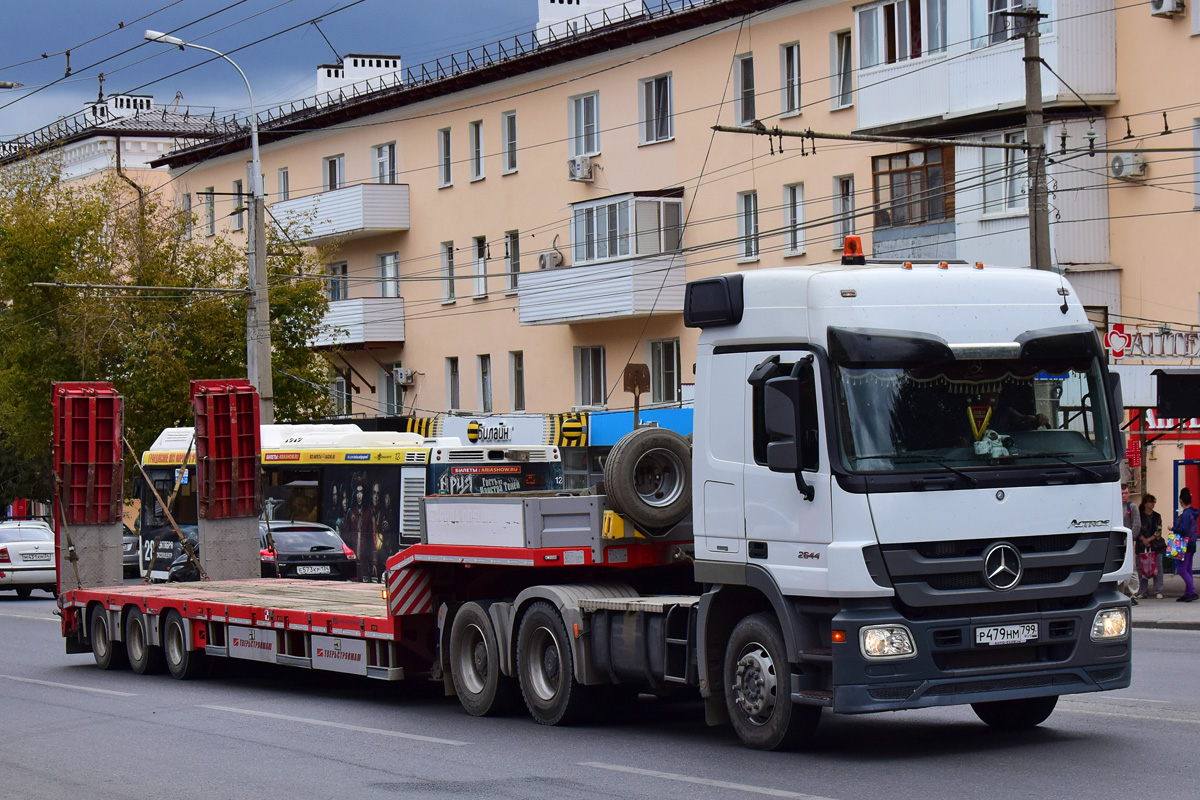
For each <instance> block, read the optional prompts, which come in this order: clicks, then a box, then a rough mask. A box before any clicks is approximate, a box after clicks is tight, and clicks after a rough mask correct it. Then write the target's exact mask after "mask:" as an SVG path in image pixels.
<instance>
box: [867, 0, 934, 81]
mask: <svg viewBox="0 0 1200 800" xmlns="http://www.w3.org/2000/svg"><path fill="white" fill-rule="evenodd" d="M858 47H859V53H858V66H859V68H860V69H866V68H867V67H874V66H877V65H879V64H895V63H896V62H897V61H903V60H905V59H909V58H917V57H919V56H920V55H921V0H896V2H891V3H884V4H883V5H877V6H872V7H870V8H864V9H862V10H861V11H859V12H858Z"/></svg>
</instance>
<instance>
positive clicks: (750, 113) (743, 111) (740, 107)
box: [734, 53, 758, 125]
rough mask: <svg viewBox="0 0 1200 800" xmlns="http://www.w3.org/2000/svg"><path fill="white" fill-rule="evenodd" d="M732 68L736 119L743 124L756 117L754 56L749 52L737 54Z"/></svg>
mask: <svg viewBox="0 0 1200 800" xmlns="http://www.w3.org/2000/svg"><path fill="white" fill-rule="evenodd" d="M734 69H735V73H734V80H735V82H736V85H735V86H734V95H735V103H736V105H737V108H736V112H737V121H738V124H739V125H745V124H747V123H750V122H753V121H754V120H756V119H758V117H757V115H756V113H755V110H754V56H753V55H751V54H750V53H747V54H746V55H742V56H738V57H737V63H736V65H735V66H734Z"/></svg>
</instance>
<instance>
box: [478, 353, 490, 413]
mask: <svg viewBox="0 0 1200 800" xmlns="http://www.w3.org/2000/svg"><path fill="white" fill-rule="evenodd" d="M478 358H479V410H480V411H482V412H483V413H484V414H490V413H492V357H491V355H489V354H486V353H485V354H483V355H480V356H479V357H478Z"/></svg>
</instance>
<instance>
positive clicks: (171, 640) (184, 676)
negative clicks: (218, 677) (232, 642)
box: [162, 609, 209, 681]
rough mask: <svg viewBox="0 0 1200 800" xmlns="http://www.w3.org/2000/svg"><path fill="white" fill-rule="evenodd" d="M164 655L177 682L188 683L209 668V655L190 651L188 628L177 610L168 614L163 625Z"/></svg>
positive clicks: (168, 667) (200, 651) (172, 610)
mask: <svg viewBox="0 0 1200 800" xmlns="http://www.w3.org/2000/svg"><path fill="white" fill-rule="evenodd" d="M162 637H163V646H162V649H163V655H164V656H165V657H166V662H167V671H168V672H170V673H171V677H172V678H174V679H175V680H180V681H187V680H191V679H193V678H199V677H201V676H202V675H203V674H204V671H205V670H206V669H207V668H208V664H209V661H208V654H207V653H205V652H204V651H203V650H189V649H188V638H187V628H186V627H185V626H184V624H183V617H182V616H180V614H179V612H178V611H176V610H175V609H171V610H170V611H168V612H167V616H166V621H165V622H164V623H163V634H162Z"/></svg>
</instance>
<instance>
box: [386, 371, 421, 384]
mask: <svg viewBox="0 0 1200 800" xmlns="http://www.w3.org/2000/svg"><path fill="white" fill-rule="evenodd" d="M392 377H393V378H395V380H396V384H397V385H399V386H412V385H413V384H414V383H416V380H417V374H416V370H411V369H408V368H406V367H396V368H395V369H393V370H392Z"/></svg>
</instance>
